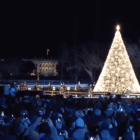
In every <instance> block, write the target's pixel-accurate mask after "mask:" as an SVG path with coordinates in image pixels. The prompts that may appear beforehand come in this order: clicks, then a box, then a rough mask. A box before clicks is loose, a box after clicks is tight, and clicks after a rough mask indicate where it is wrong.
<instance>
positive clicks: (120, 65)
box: [94, 25, 140, 94]
mask: <svg viewBox="0 0 140 140" xmlns="http://www.w3.org/2000/svg"><path fill="white" fill-rule="evenodd" d="M119 29H120V27H119V25H118V26H117V31H116V33H115V37H114V39H113V43H112V45H111V48H110V50H109V53H108V56H107V59H106V61H105V63H104V67H103V69H102V72H101V74H100V76H99V79H98V81H97V84H96V85H95V88H94V92H110V93H116V94H122V93H124V92H127V93H140V86H139V83H138V80H137V78H136V75H135V73H134V70H133V67H132V64H131V61H130V59H129V56H128V53H127V50H126V48H125V45H124V43H123V40H122V37H121V33H120V31H119Z"/></svg>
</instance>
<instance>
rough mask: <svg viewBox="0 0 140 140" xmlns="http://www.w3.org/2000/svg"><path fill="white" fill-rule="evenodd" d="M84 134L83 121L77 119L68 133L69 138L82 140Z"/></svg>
mask: <svg viewBox="0 0 140 140" xmlns="http://www.w3.org/2000/svg"><path fill="white" fill-rule="evenodd" d="M85 134H86V131H85V128H84V121H83V119H82V118H78V119H77V120H76V121H75V122H74V123H73V130H70V131H69V138H73V139H74V140H83V139H84V138H85Z"/></svg>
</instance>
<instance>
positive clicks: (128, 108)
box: [123, 100, 135, 115]
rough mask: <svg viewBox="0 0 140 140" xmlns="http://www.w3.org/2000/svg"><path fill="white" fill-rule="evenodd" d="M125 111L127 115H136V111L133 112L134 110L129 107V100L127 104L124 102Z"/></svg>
mask: <svg viewBox="0 0 140 140" xmlns="http://www.w3.org/2000/svg"><path fill="white" fill-rule="evenodd" d="M123 109H124V110H125V113H126V114H127V115H129V114H134V113H135V111H134V110H133V108H132V107H131V106H129V105H128V101H127V100H125V102H124V106H123Z"/></svg>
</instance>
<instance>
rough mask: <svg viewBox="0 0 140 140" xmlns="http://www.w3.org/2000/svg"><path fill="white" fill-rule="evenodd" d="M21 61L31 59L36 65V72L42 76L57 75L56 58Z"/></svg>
mask: <svg viewBox="0 0 140 140" xmlns="http://www.w3.org/2000/svg"><path fill="white" fill-rule="evenodd" d="M22 60H23V61H31V62H33V63H34V64H35V66H36V71H37V72H36V73H37V74H39V75H43V76H49V75H52V76H57V75H58V73H57V71H56V66H57V65H58V61H57V60H49V59H22Z"/></svg>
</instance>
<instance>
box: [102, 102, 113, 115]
mask: <svg viewBox="0 0 140 140" xmlns="http://www.w3.org/2000/svg"><path fill="white" fill-rule="evenodd" d="M104 114H105V116H106V117H110V116H112V115H113V109H112V105H111V104H109V105H108V107H107V109H106V110H105V111H104Z"/></svg>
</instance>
